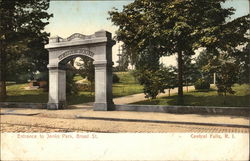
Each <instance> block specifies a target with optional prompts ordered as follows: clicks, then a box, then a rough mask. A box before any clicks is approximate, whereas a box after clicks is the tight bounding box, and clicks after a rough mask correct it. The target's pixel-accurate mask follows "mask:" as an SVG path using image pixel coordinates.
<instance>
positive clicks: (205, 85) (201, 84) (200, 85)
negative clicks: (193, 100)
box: [194, 79, 210, 90]
mask: <svg viewBox="0 0 250 161" xmlns="http://www.w3.org/2000/svg"><path fill="white" fill-rule="evenodd" d="M194 87H195V89H196V90H200V89H207V90H208V89H210V84H209V82H208V81H206V80H204V79H198V80H197V81H196V82H195V83H194Z"/></svg>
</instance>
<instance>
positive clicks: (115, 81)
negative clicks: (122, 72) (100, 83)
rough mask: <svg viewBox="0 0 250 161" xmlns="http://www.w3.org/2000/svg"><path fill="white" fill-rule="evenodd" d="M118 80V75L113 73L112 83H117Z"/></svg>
mask: <svg viewBox="0 0 250 161" xmlns="http://www.w3.org/2000/svg"><path fill="white" fill-rule="evenodd" d="M119 82H120V78H119V77H118V75H117V74H115V73H113V83H119Z"/></svg>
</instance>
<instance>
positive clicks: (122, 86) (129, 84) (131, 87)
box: [113, 72, 143, 97]
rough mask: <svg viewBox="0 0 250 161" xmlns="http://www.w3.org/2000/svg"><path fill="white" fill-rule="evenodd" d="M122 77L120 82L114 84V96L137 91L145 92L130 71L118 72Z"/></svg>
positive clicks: (126, 94)
mask: <svg viewBox="0 0 250 161" xmlns="http://www.w3.org/2000/svg"><path fill="white" fill-rule="evenodd" d="M115 74H117V75H118V77H119V78H120V82H119V83H114V84H113V96H114V97H122V96H128V95H132V94H136V93H143V86H141V85H139V83H138V82H137V81H136V80H135V78H134V77H133V76H132V75H131V73H129V72H116V73H115Z"/></svg>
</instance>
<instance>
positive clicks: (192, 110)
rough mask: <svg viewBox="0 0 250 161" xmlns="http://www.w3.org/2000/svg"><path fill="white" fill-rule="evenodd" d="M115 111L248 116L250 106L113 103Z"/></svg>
mask: <svg viewBox="0 0 250 161" xmlns="http://www.w3.org/2000/svg"><path fill="white" fill-rule="evenodd" d="M115 111H139V112H163V113H176V114H196V113H198V114H223V115H240V116H249V115H250V107H216V106H164V105H126V104H125V105H115Z"/></svg>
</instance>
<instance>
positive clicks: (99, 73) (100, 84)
mask: <svg viewBox="0 0 250 161" xmlns="http://www.w3.org/2000/svg"><path fill="white" fill-rule="evenodd" d="M111 36H112V35H111V33H109V32H107V31H103V30H101V31H98V32H95V33H94V34H93V35H82V34H79V33H75V34H73V35H71V36H69V37H68V38H66V39H63V38H61V37H59V36H56V37H51V38H50V40H49V44H48V45H46V46H45V48H46V49H47V50H48V51H49V64H48V69H49V101H48V105H47V108H48V109H61V108H63V107H64V106H66V104H67V103H66V71H65V64H66V62H68V61H69V60H71V59H73V58H74V57H79V56H80V57H81V56H87V57H90V58H91V59H93V60H94V62H93V64H94V65H95V102H94V110H102V111H107V110H111V109H113V107H114V103H113V96H112V65H113V62H112V46H113V45H114V44H115V41H114V40H112V37H111Z"/></svg>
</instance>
